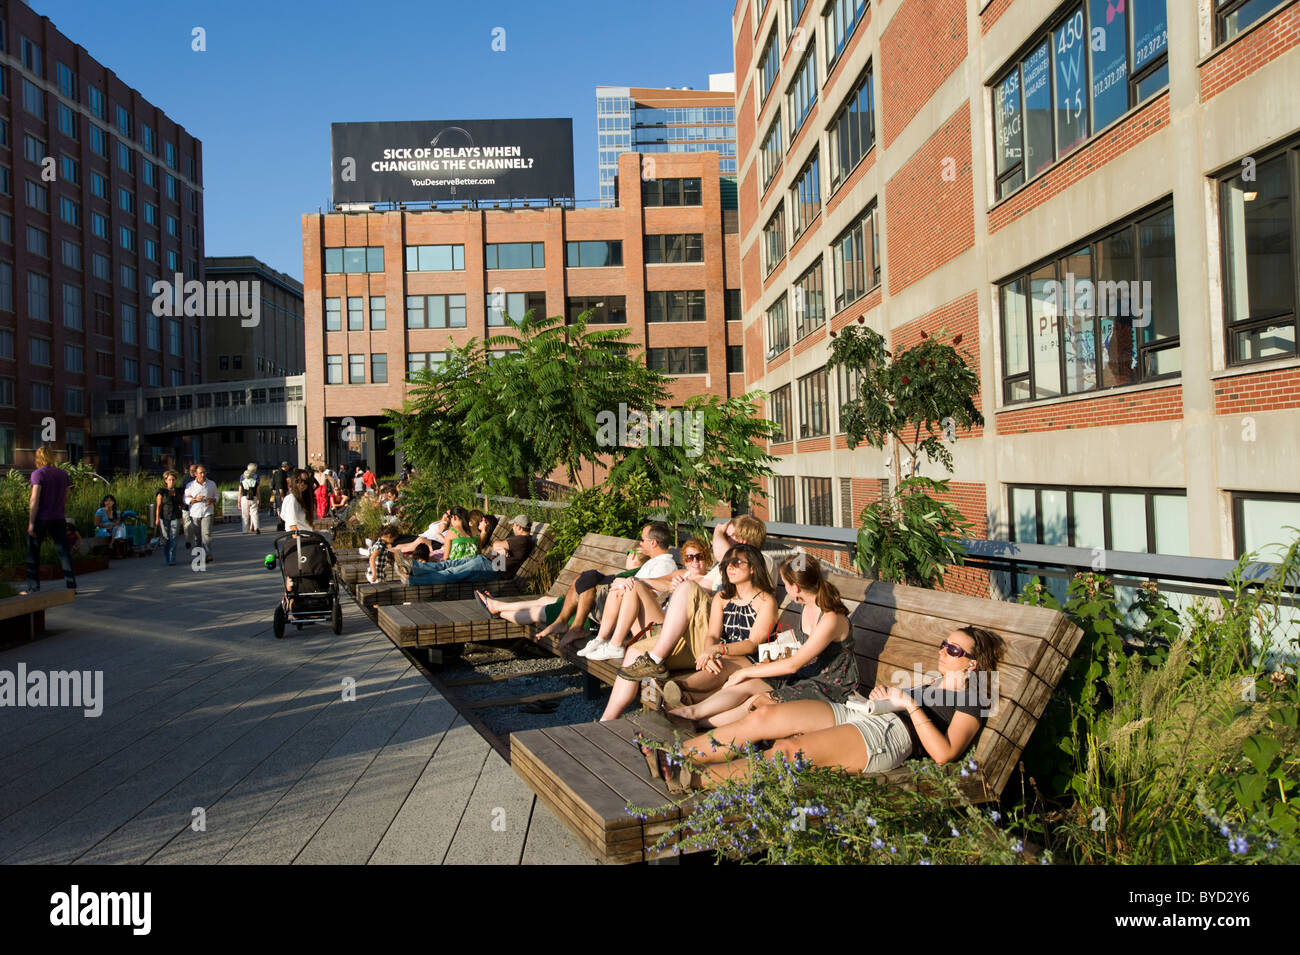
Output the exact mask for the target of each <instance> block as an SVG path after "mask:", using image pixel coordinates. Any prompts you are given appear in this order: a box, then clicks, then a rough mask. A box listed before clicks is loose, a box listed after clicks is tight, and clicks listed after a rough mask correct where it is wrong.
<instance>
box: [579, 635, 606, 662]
mask: <svg viewBox="0 0 1300 955" xmlns="http://www.w3.org/2000/svg"><path fill="white" fill-rule="evenodd" d="M605 642H606V641H604V640H602V639H600V637H592V638H591V639H590V640H588V641H587V645H586V646H585V647H583V648H582V649H581V650H579V651H578V656H580V657H590V656H591V654H592V651H594V650H599V649H600V645H601V644H602V643H605Z"/></svg>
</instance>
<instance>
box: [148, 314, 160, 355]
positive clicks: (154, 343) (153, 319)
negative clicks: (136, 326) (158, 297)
mask: <svg viewBox="0 0 1300 955" xmlns="http://www.w3.org/2000/svg"><path fill="white" fill-rule="evenodd" d="M144 340H145V345H146V346H147V347H149V348H152V349H153V350H154V351H162V319H161V318H159V317H158V316H157V315H155V314H154V313H153V312H152V311H148V312H145V314H144Z"/></svg>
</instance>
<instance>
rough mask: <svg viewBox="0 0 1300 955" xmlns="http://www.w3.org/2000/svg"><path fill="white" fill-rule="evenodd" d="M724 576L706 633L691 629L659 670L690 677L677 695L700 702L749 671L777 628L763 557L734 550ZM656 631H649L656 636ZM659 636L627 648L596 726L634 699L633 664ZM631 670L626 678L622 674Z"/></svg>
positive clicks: (748, 549) (742, 547)
mask: <svg viewBox="0 0 1300 955" xmlns="http://www.w3.org/2000/svg"><path fill="white" fill-rule="evenodd" d="M719 564H720V565H721V567H722V572H723V581H722V587H721V589H720V590H719V591H718V592H717V593H716V594H714V595H713V598H712V600H711V601H710V602H709V604H708V607H709V616H708V626H707V628H706V627H704V626H701V625H700V624H699V623H694V624H692V625H690V626H688V627H687V628H686V632H685V633H684V634H683V635H682V636H681V637H680V638H679V639H678V640H677V641H676V644H675V646H674V647H673V649H672V650H671V652H669V653H668V654H667V655H666V656H665V657H664V659H663V660H662V661H661V663H660V664H659V666H660V668H661V669H662V670H663V672H664V674H665V675H666V673H667V671H670V670H686V669H690V668H691V667H694V669H695V672H694V673H691V674H690V675H689V676H686V677H683V678H682V679H680V680H679V681H677V683H678V684H680V689H681V691H682V692H683V693H684V694H686V693H689V694H691V695H692V696H695V697H698V698H700V699H703V698H704V697H705V696H708V695H709V694H710V693H712V692H713V691H714V690H716V689H718V687H720V686H722V684H723V683H724V682H726V680H727V678H728V677H729V676H731V674H732V673H734V672H736V671H737V670H739V669H741V668H744V667H748V666H752V661H751V660H750V659H749V655H750V654H753V653H757V652H758V645H759V644H760V643H763V642H764V641H766V640H767V639H768V637H769V636H770V635H771V633H772V625H773V624H774V623H776V617H777V603H776V588H775V587H774V586H773V584H772V579H771V577H769V576H768V573H767V562H766V561H765V560H764V559H763V552H762V551H760V550H759V549H758V548H757V547H752V546H750V545H749V544H737V545H735V546H733V547H731V548H730V549H728V550H727V552H726V554H725V555H724V556H723V558H722V560H721V561H719ZM657 629H658V628H657V627H656V628H652V630H654V631H657ZM658 637H659V634H658V633H657V632H652V633H651V634H650V635H649V636H648V637H646V638H645V639H644V640H641V641H640V642H638V643H637V644H635V645H634V646H632V647H630V648H628V651H627V657H626V659H625V664H626V665H625V666H624V667H623V668H622V669H621V670H620V671H619V678H618V679H617V680H616V681H615V682H614V688H613V689H612V690H611V691H610V694H609V704H608V705H607V706H606V707H605V712H604V714H603V715H602V716H601V720H616V719H618V718H619V716H620V715H621V714H622V712H623V710H625V709H626V708H627V707H628V705H629V704H630V703H631V702H632V701H633V700H634V699H636V696H637V693H638V691H639V689H640V679H641V677H640V675H639V673H638V672H637V670H636V669H635V668H634V666H633V665H634V664H635V663H636V660H637V659H638V658H639V657H641V656H643V655H644V654H646V653H647V652H649V651H650V649H651V648H653V647H654V646H655V645H656V641H657V640H658ZM629 670H631V675H628V676H625V675H624V674H625V673H627V672H628V671H629Z"/></svg>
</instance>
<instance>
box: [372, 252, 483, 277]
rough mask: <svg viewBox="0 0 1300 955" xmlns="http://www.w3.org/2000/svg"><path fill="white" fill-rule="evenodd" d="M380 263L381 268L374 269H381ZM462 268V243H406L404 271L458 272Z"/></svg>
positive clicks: (463, 262) (463, 260) (463, 258)
mask: <svg viewBox="0 0 1300 955" xmlns="http://www.w3.org/2000/svg"><path fill="white" fill-rule="evenodd" d="M380 251H381V252H382V251H383V250H382V249H381V250H380ZM382 264H383V263H382V262H381V263H380V265H381V268H379V269H377V270H376V271H380V272H382V271H383V268H382ZM464 268H465V247H464V246H463V245H408V246H407V247H406V271H408V272H459V271H461V270H462V269H464Z"/></svg>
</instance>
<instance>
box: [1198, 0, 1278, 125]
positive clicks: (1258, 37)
mask: <svg viewBox="0 0 1300 955" xmlns="http://www.w3.org/2000/svg"><path fill="white" fill-rule="evenodd" d="M1297 44H1300V4H1292V5H1291V6H1290V7H1288V8H1287V9H1285V10H1280V11H1278V13H1277V14H1276V15H1275V16H1274V17H1273V18H1272V19H1271V20H1269V21H1267V22H1266V23H1264V24H1262V25H1260V26H1258V27H1257V28H1256V29H1255V30H1253V31H1251V33H1249V34H1248V35H1246V36H1244V37H1242V38H1241V39H1240V40H1239V41H1238V42H1236V43H1233V44H1232V45H1230V46H1228V47H1225V48H1224V49H1223V51H1222V52H1221V53H1219V55H1218V56H1216V57H1215V58H1214V59H1212V60H1211V61H1210V62H1208V63H1206V64H1205V65H1204V66H1202V67H1201V102H1203V103H1204V102H1208V101H1209V100H1211V99H1213V98H1214V97H1215V96H1217V95H1218V94H1220V93H1222V92H1223V91H1224V90H1226V89H1227V88H1228V87H1229V86H1232V85H1233V84H1234V83H1237V82H1239V81H1241V80H1244V79H1245V78H1246V77H1248V76H1250V74H1252V73H1254V72H1255V71H1256V70H1258V69H1259V68H1260V67H1262V66H1264V65H1265V64H1266V63H1268V62H1270V61H1271V60H1275V59H1277V58H1278V57H1279V56H1281V55H1282V54H1283V53H1285V52H1286V51H1287V50H1289V49H1291V48H1292V47H1294V46H1296V45H1297ZM1292 94H1294V90H1293V91H1292Z"/></svg>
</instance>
